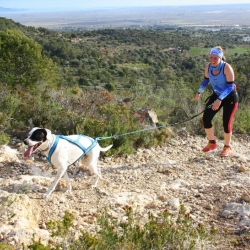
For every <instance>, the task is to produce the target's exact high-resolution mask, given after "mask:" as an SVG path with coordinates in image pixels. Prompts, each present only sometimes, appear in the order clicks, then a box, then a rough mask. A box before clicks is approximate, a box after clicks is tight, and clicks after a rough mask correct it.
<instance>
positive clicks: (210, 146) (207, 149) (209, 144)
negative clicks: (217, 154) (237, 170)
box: [202, 142, 217, 152]
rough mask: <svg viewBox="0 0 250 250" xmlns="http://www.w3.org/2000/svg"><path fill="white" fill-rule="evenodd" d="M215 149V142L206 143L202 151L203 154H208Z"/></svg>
mask: <svg viewBox="0 0 250 250" xmlns="http://www.w3.org/2000/svg"><path fill="white" fill-rule="evenodd" d="M216 148H217V144H216V142H215V143H213V142H208V144H207V146H206V147H205V148H203V149H202V151H203V152H208V151H210V150H213V149H216Z"/></svg>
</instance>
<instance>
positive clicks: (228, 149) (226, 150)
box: [220, 145, 231, 156]
mask: <svg viewBox="0 0 250 250" xmlns="http://www.w3.org/2000/svg"><path fill="white" fill-rule="evenodd" d="M230 152H231V147H230V146H226V145H224V147H223V149H222V151H221V153H220V156H229V155H230Z"/></svg>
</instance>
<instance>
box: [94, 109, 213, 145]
mask: <svg viewBox="0 0 250 250" xmlns="http://www.w3.org/2000/svg"><path fill="white" fill-rule="evenodd" d="M212 106H213V104H210V105H208V106H207V107H206V108H205V109H204V110H202V111H201V112H200V113H198V114H195V115H193V116H191V117H189V118H187V119H186V120H183V121H180V122H175V123H172V124H167V125H162V126H155V127H150V128H146V129H140V130H135V131H131V132H127V133H124V134H117V135H111V136H106V137H95V140H97V141H101V140H106V139H111V138H113V139H117V138H118V137H121V136H125V135H131V134H135V133H140V132H144V131H149V130H153V129H161V128H166V127H172V126H175V125H178V124H182V123H186V122H188V121H191V120H193V119H194V118H195V117H197V116H199V115H201V114H202V113H204V112H205V110H206V109H209V108H211V107H212Z"/></svg>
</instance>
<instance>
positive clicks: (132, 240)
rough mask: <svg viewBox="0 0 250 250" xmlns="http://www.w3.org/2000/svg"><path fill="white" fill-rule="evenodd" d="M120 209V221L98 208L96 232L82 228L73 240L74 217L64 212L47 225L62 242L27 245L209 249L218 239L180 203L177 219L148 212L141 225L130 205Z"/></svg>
mask: <svg viewBox="0 0 250 250" xmlns="http://www.w3.org/2000/svg"><path fill="white" fill-rule="evenodd" d="M123 209H124V212H125V215H124V216H123V217H124V218H126V220H123V221H119V220H118V219H115V218H113V217H112V216H111V215H110V214H109V212H108V210H107V208H103V209H101V210H100V213H99V216H98V218H97V227H96V230H95V232H94V233H93V234H90V233H89V232H88V231H87V230H83V231H81V234H80V237H79V238H78V239H74V235H72V233H71V232H70V228H71V226H72V225H73V224H72V222H73V221H72V218H73V217H72V214H70V213H68V212H67V213H66V214H65V216H64V218H63V220H62V221H61V222H60V221H56V222H50V223H49V224H48V225H50V228H51V229H52V237H54V236H62V237H63V238H62V243H59V244H57V245H56V246H52V245H49V246H44V245H42V244H41V242H40V241H38V242H36V241H35V240H33V243H32V244H31V245H30V246H28V248H30V249H34V250H40V249H42V250H47V249H48V250H49V249H72V250H73V249H86V250H87V249H95V250H103V249H109V250H117V249H124V250H125V249H126V250H142V249H154V250H162V249H211V248H212V246H215V245H216V243H215V239H217V240H218V238H217V231H216V230H215V229H214V227H206V226H205V225H203V224H200V223H195V222H194V221H193V220H192V219H191V217H190V216H189V213H187V212H186V210H185V207H184V206H181V209H180V212H179V215H178V216H177V218H175V217H174V216H171V215H170V214H169V213H168V211H163V212H162V213H160V214H159V215H157V216H154V215H153V214H152V213H149V214H148V221H147V222H146V223H145V224H144V225H142V224H141V223H140V216H139V215H138V214H137V213H136V211H133V209H132V207H130V206H125V207H124V208H123ZM65 239H67V242H65ZM48 247H49V248H48Z"/></svg>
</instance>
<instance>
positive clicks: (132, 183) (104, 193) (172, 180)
mask: <svg viewBox="0 0 250 250" xmlns="http://www.w3.org/2000/svg"><path fill="white" fill-rule="evenodd" d="M205 143H206V140H205V138H202V137H196V136H191V135H189V134H186V133H184V134H183V135H176V136H174V137H172V138H171V139H169V140H168V141H166V144H165V146H161V147H156V148H151V149H139V150H138V151H137V152H136V153H135V154H134V155H130V156H127V157H121V158H114V157H106V158H101V160H100V166H101V169H102V174H103V179H102V180H101V181H100V182H99V185H98V187H97V188H96V189H91V187H90V185H91V184H92V182H93V178H94V177H93V176H89V175H88V172H87V171H85V170H84V171H80V169H78V168H77V167H70V169H69V170H68V173H69V176H70V178H71V181H72V184H73V192H72V194H66V193H64V189H65V183H64V181H61V182H60V184H59V185H58V188H57V190H56V191H55V192H54V193H52V195H51V196H50V197H49V198H48V199H42V198H41V195H42V193H44V192H45V190H46V189H47V187H48V185H49V184H50V183H51V181H52V180H53V176H54V175H55V173H56V170H55V169H53V168H52V167H51V166H49V165H48V163H47V162H46V161H45V159H44V158H43V157H41V154H36V155H35V157H34V158H30V159H28V160H24V159H23V158H22V152H24V145H23V144H22V143H21V142H20V141H18V140H17V139H16V140H14V141H12V144H11V148H10V147H8V146H2V147H1V158H0V173H1V178H0V190H1V192H0V196H1V210H0V241H5V242H8V243H9V244H10V245H12V246H14V247H15V249H21V243H22V242H24V243H25V244H26V245H27V244H30V242H31V239H32V237H33V234H35V235H36V236H35V238H36V239H37V240H38V239H39V238H41V240H42V242H43V243H46V242H48V241H49V239H50V242H56V238H53V239H52V238H51V236H50V233H49V230H48V229H47V226H46V223H47V222H48V221H49V220H58V219H61V218H62V217H63V215H64V213H65V211H66V210H67V211H70V212H72V213H74V215H75V222H74V226H73V229H72V230H73V231H72V233H73V235H74V237H77V235H78V234H79V230H80V229H84V230H88V231H90V232H93V231H94V230H95V227H96V219H97V216H98V213H99V211H100V209H101V208H102V207H108V208H109V210H110V213H111V214H112V216H113V217H114V218H118V219H119V220H122V219H124V210H123V207H124V206H126V205H128V206H131V207H133V208H134V209H136V207H137V210H138V212H139V215H140V218H141V223H145V221H146V220H147V217H148V212H152V213H153V214H155V215H157V214H158V213H159V212H161V211H163V210H169V211H170V213H171V214H173V215H176V214H178V212H179V209H180V205H181V204H183V205H184V206H185V207H186V208H187V210H188V211H190V216H191V217H192V219H193V220H194V221H195V222H197V223H202V224H204V225H206V226H207V227H209V226H214V227H215V228H217V229H218V230H219V231H218V232H219V235H221V237H217V239H216V241H214V242H213V243H211V242H210V243H209V242H203V244H205V248H200V247H199V246H197V247H196V248H195V249H220V250H223V249H247V248H248V246H249V243H250V237H249V233H248V232H249V226H250V212H249V211H250V205H249V203H248V202H249V200H250V197H249V187H250V179H249V173H250V172H249V155H250V141H249V138H248V137H245V138H242V137H240V136H237V135H236V136H234V138H233V144H232V146H233V152H232V155H231V156H230V157H228V158H221V157H220V156H219V153H220V148H222V142H221V141H220V142H219V149H217V150H215V151H213V152H209V153H207V154H204V153H202V152H201V148H202V147H203V146H204V144H205ZM7 200H8V201H12V200H14V202H13V203H12V204H10V205H7V203H8V202H7ZM4 201H5V202H4ZM12 214H14V216H13V217H10V215H12Z"/></svg>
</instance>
